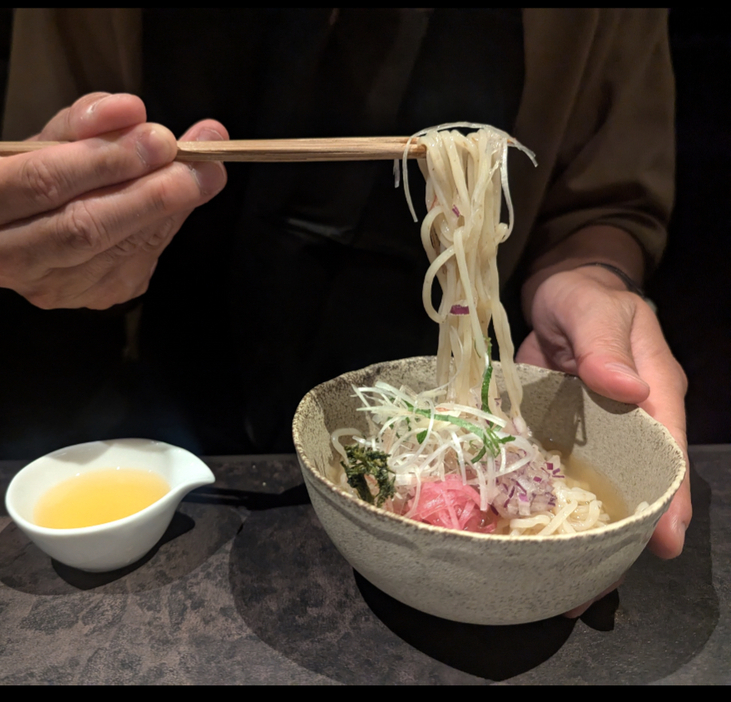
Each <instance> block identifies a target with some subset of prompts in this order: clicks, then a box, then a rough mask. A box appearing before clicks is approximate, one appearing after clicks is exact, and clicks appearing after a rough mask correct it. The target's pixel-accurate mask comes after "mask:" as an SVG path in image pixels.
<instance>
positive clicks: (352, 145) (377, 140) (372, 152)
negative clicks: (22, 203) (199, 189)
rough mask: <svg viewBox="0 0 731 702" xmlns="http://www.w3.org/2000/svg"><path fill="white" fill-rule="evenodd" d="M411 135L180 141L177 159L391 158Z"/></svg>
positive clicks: (413, 151) (41, 145)
mask: <svg viewBox="0 0 731 702" xmlns="http://www.w3.org/2000/svg"><path fill="white" fill-rule="evenodd" d="M407 141H408V137H342V138H337V139H248V140H238V141H179V142H178V155H177V156H176V160H177V161H255V162H259V163H264V162H269V161H390V160H393V159H396V158H401V157H402V156H403V155H404V148H405V147H406V143H407ZM60 143H63V142H58V141H3V142H0V156H14V155H16V154H24V153H28V152H30V151H37V150H38V149H45V148H47V147H49V146H56V145H58V144H60ZM425 155H426V147H425V146H423V145H421V144H419V143H418V142H417V140H416V139H414V140H413V141H412V142H411V145H410V146H409V154H408V158H422V157H424V156H425Z"/></svg>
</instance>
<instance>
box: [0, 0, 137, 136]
mask: <svg viewBox="0 0 731 702" xmlns="http://www.w3.org/2000/svg"><path fill="white" fill-rule="evenodd" d="M141 54H142V29H141V10H140V9H138V8H58V9H53V8H41V9H29V8H18V9H16V10H15V15H14V19H13V36H12V45H11V50H10V64H9V73H8V86H7V95H6V101H5V112H4V119H3V139H25V138H27V137H29V136H32V135H33V134H36V133H37V132H39V131H40V130H41V129H42V127H43V126H44V125H45V123H46V122H47V121H48V120H49V119H50V118H51V117H53V115H55V114H56V113H57V112H58V111H59V110H60V109H62V108H64V107H67V106H68V105H70V104H71V103H73V102H74V100H76V99H77V98H79V97H81V96H82V95H85V94H86V93H90V92H94V91H106V92H129V93H139V91H140V88H141V63H142V56H141Z"/></svg>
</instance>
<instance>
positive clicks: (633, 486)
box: [293, 357, 686, 624]
mask: <svg viewBox="0 0 731 702" xmlns="http://www.w3.org/2000/svg"><path fill="white" fill-rule="evenodd" d="M496 366H497V367H496V371H495V372H496V376H497V378H498V383H499V384H500V383H501V381H502V378H501V374H500V369H499V364H496ZM518 372H519V375H520V379H521V382H522V384H523V387H524V401H523V407H522V409H523V416H524V417H525V419H526V421H527V423H528V426H529V427H531V429H532V431H533V434H534V435H535V436H536V437H537V438H538V439H539V440H541V441H548V440H550V441H551V442H552V444H553V445H555V446H558V447H559V448H561V449H562V450H563V451H564V452H565V454H566V455H568V454H572V455H573V456H575V457H576V458H578V459H581V460H583V461H585V462H587V463H589V464H590V465H592V466H593V467H594V468H595V469H596V471H598V472H599V473H601V474H602V475H603V476H604V477H605V478H606V479H607V480H608V481H609V482H610V483H611V484H612V485H613V486H614V488H615V489H616V491H617V493H618V495H619V497H620V498H621V500H622V501H623V502H624V504H625V507H626V509H627V513H628V514H633V513H634V512H635V510H636V507H637V506H638V505H639V504H640V503H641V502H648V503H649V507H648V508H646V509H644V510H643V511H642V512H641V513H639V514H637V515H634V516H630V517H627V518H624V519H621V520H619V521H617V522H615V523H613V524H610V525H609V526H607V527H605V528H603V529H600V530H595V531H587V532H582V533H577V534H567V535H552V536H497V535H493V534H476V533H466V532H456V531H450V530H448V529H444V528H441V527H435V526H431V525H427V524H423V523H417V522H414V521H412V520H409V519H406V518H404V517H400V516H397V515H393V514H390V513H387V512H385V511H383V510H380V509H378V508H376V507H374V506H371V505H369V504H367V503H365V502H363V501H362V500H360V499H359V498H357V497H354V496H352V495H350V494H347V493H346V492H344V491H343V490H341V489H339V488H338V487H336V486H335V484H334V483H333V482H331V480H330V479H329V478H328V476H331V475H332V472H331V471H332V466H333V465H337V464H338V462H339V459H336V458H335V454H334V451H333V448H332V444H331V441H330V433H331V432H332V431H333V430H335V429H337V428H340V427H358V428H360V429H361V430H363V431H365V429H366V425H365V416H364V414H363V413H362V412H357V411H356V408H357V406H358V401H357V400H356V398H354V397H353V396H352V395H353V391H352V386H353V385H356V386H361V385H365V386H372V385H373V384H374V383H375V382H376V381H377V380H384V381H386V382H388V383H391V384H392V385H396V386H399V385H402V384H405V385H408V386H409V387H411V388H412V389H414V390H416V391H421V390H425V389H428V388H432V387H434V382H435V381H434V378H435V359H434V358H431V357H421V358H409V359H404V360H400V361H393V362H388V363H381V364H377V365H373V366H369V367H368V368H364V369H362V370H359V371H354V372H351V373H346V374H345V375H342V376H340V377H338V378H335V379H334V380H331V381H328V382H326V383H323V384H322V385H319V386H318V387H316V388H315V389H313V390H312V391H311V392H309V393H308V394H307V395H306V396H305V398H304V399H303V400H302V402H301V403H300V405H299V408H298V409H297V413H296V415H295V418H294V426H293V434H294V443H295V447H296V450H297V455H298V457H299V461H300V465H301V467H302V473H303V475H304V479H305V483H306V485H307V489H308V491H309V494H310V497H311V499H312V504H313V506H314V508H315V511H316V513H317V515H318V517H319V519H320V521H321V522H322V525H323V526H324V528H325V531H326V532H327V534H328V535H329V537H330V538H331V539H332V541H333V543H334V544H335V546H336V547H337V548H338V550H339V551H340V553H341V554H342V555H343V556H344V557H345V558H346V559H347V560H348V562H349V563H350V564H351V565H352V566H353V568H355V569H356V570H357V571H358V572H359V573H361V574H362V575H363V576H364V577H366V578H367V579H368V580H369V581H370V582H371V583H373V584H374V585H376V586H377V587H378V588H380V589H381V590H383V591H384V592H386V593H388V594H389V595H391V596H392V597H395V598H396V599H397V600H400V601H401V602H403V603H405V604H407V605H410V606H411V607H415V608H416V609H418V610H421V611H423V612H427V613H428V614H432V615H435V616H438V617H443V618H445V619H451V620H454V621H459V622H468V623H473V624H519V623H525V622H530V621H536V620H539V619H544V618H547V617H551V616H554V615H557V614H561V613H563V612H566V611H568V610H570V609H572V608H573V607H576V606H578V605H580V604H582V603H584V602H586V601H588V600H590V599H591V598H592V597H594V596H595V595H597V594H598V593H599V592H601V591H603V590H605V589H606V588H608V587H609V586H610V585H612V584H613V583H614V582H616V581H617V580H618V579H619V578H620V576H621V575H622V574H623V573H624V572H625V571H626V570H627V569H628V568H629V567H630V566H631V565H632V563H633V562H634V561H635V559H636V558H637V557H638V556H639V555H640V553H641V552H642V550H643V548H644V547H645V545H646V544H647V542H648V540H649V539H650V536H651V535H652V532H653V531H654V529H655V525H656V524H657V522H658V520H659V519H660V517H661V516H662V514H663V513H664V512H665V511H666V510H667V508H668V506H669V504H670V501H671V499H672V497H673V495H674V494H675V492H676V491H677V490H678V488H679V487H680V484H681V482H682V479H683V476H684V474H685V470H686V466H685V460H684V457H683V453H682V451H681V450H680V448H679V447H678V445H677V444H676V443H675V441H674V440H673V439H672V437H671V436H670V434H669V433H668V431H667V430H666V429H665V428H664V427H663V426H662V425H660V424H659V423H658V422H656V421H655V420H653V419H652V418H651V417H650V416H649V415H647V414H646V413H645V412H643V411H642V410H640V409H638V408H637V407H633V406H630V405H624V404H621V403H617V402H613V401H610V400H607V399H606V398H603V397H601V396H599V395H597V394H595V393H593V392H591V391H590V390H588V389H587V388H586V386H585V385H584V384H583V383H582V382H581V381H579V380H578V379H577V378H574V377H571V376H567V375H564V374H563V373H557V372H554V371H548V370H545V369H542V368H536V367H533V366H525V365H523V366H518ZM500 387H501V386H500ZM504 402H505V403H506V404H507V400H504Z"/></svg>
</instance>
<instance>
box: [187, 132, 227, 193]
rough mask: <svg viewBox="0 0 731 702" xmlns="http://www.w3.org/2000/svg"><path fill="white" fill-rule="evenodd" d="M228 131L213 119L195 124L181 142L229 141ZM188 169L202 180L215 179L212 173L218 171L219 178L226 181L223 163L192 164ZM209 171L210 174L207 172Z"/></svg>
mask: <svg viewBox="0 0 731 702" xmlns="http://www.w3.org/2000/svg"><path fill="white" fill-rule="evenodd" d="M227 140H228V131H227V130H226V127H224V126H223V125H222V124H221V123H220V122H217V121H216V120H213V119H205V120H202V121H200V122H198V123H196V124H194V125H193V126H192V127H191V128H190V129H188V131H187V132H185V134H183V136H182V137H181V138H180V141H227ZM188 167H189V168H190V169H191V171H192V172H193V173H194V174H195V177H196V178H198V177H202V178H213V177H214V176H213V174H212V173H210V171H214V170H216V171H218V173H219V177H222V178H223V179H224V182H225V181H226V177H227V175H226V167H225V166H224V165H223V163H217V162H214V161H203V162H198V163H196V162H190V163H188ZM206 171H209V172H206Z"/></svg>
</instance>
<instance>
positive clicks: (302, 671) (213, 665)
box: [0, 446, 731, 684]
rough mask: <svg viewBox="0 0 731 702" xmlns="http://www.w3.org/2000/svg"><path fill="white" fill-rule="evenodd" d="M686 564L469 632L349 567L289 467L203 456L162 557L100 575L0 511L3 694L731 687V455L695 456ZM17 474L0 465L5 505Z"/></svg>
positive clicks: (706, 452) (650, 564) (645, 562)
mask: <svg viewBox="0 0 731 702" xmlns="http://www.w3.org/2000/svg"><path fill="white" fill-rule="evenodd" d="M690 455H691V466H692V467H691V478H692V489H693V504H694V517H693V523H692V525H691V527H690V529H689V531H688V535H687V541H686V548H685V551H684V553H683V555H682V556H681V557H680V558H678V559H676V560H674V561H669V562H663V561H660V560H659V559H657V558H655V557H654V556H652V555H650V554H649V553H645V554H644V555H643V556H642V557H641V558H640V559H639V561H638V562H637V563H636V564H635V566H634V567H633V569H632V570H631V571H630V573H629V574H628V576H627V578H626V580H625V583H624V584H623V585H622V586H621V587H620V589H619V591H615V592H614V593H612V594H611V595H609V596H607V597H606V598H604V600H602V601H601V602H598V603H596V604H595V605H593V606H592V608H591V609H590V610H589V611H588V612H587V613H586V614H585V615H584V616H583V617H582V618H581V619H578V620H567V619H564V618H562V617H556V618H553V619H548V620H546V621H543V622H536V623H534V624H525V625H520V626H509V627H491V626H471V625H466V624H456V623H453V622H448V621H445V620H441V619H437V618H434V617H431V616H428V615H425V614H422V613H420V612H417V611H416V610H413V609H410V608H409V607H406V606H404V605H401V604H400V603H398V602H396V601H395V600H393V599H391V598H390V597H389V596H387V595H385V594H384V593H382V592H380V591H379V590H377V589H376V588H374V587H373V586H372V585H371V584H370V583H368V582H367V581H365V580H364V579H363V578H361V577H360V576H359V575H358V574H357V573H355V572H354V571H353V569H352V568H350V566H349V565H348V564H347V563H346V562H345V561H344V560H343V558H342V557H341V556H340V554H339V553H338V552H337V551H336V550H335V548H334V547H333V546H332V544H331V543H330V541H329V539H328V538H327V536H326V535H325V533H324V531H323V530H322V527H321V526H320V524H319V522H318V521H317V518H316V516H315V514H314V512H313V510H312V507H311V505H310V504H309V500H308V498H307V494H306V491H305V489H304V487H303V484H302V478H301V475H300V472H299V468H298V466H297V462H296V460H295V458H294V457H293V456H256V457H225V458H210V459H206V460H207V463H208V464H209V465H210V466H211V468H212V469H213V472H214V473H215V474H216V476H217V482H216V483H215V485H213V486H211V487H208V488H203V489H201V490H198V491H196V492H194V493H191V494H190V495H189V496H188V497H187V498H186V500H185V501H184V502H183V503H182V504H181V506H180V509H179V510H178V512H177V513H176V516H175V518H174V520H173V522H172V524H171V526H170V529H168V531H167V533H166V535H165V536H164V537H163V539H162V540H161V542H160V543H159V544H158V546H156V547H155V549H153V552H152V553H151V554H149V555H148V556H147V557H145V558H144V559H142V561H140V562H139V563H137V564H135V565H134V566H131V567H130V568H127V569H125V570H122V571H116V572H114V573H109V574H96V575H93V574H88V573H82V572H81V571H76V570H73V569H71V568H67V567H65V566H63V565H61V564H59V563H56V562H54V561H51V559H50V558H48V557H47V556H45V555H44V554H43V553H41V552H40V551H39V550H38V549H37V548H36V547H35V546H34V545H33V544H31V543H29V542H28V540H27V539H26V538H25V537H24V536H23V535H22V534H21V533H20V531H19V530H18V529H17V528H16V527H15V525H14V524H13V523H12V522H11V520H10V518H9V517H8V516H7V513H6V512H5V510H4V507H2V511H0V682H2V683H5V684H12V683H61V684H63V683H162V684H164V683H183V684H196V683H244V684H246V683H248V684H276V683H295V684H307V683H314V684H331V683H332V684H338V683H346V684H347V683H356V684H357V683H372V684H388V683H397V684H398V683H402V684H403V683H406V684H409V683H412V684H424V683H430V684H442V683H466V684H484V683H490V682H502V683H514V684H520V683H575V684H582V683H584V684H600V683H659V684H665V683H689V684H690V683H726V684H728V683H731V608H730V607H729V605H730V604H731V558H730V556H731V446H696V447H693V448H692V449H691V452H690ZM23 465H24V464H23V463H22V462H18V461H12V462H11V461H6V462H0V488H2V493H3V494H4V492H5V489H6V488H7V484H8V482H9V480H10V478H11V477H12V475H13V474H14V473H15V472H16V471H17V470H18V469H19V468H21V467H22V466H23Z"/></svg>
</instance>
